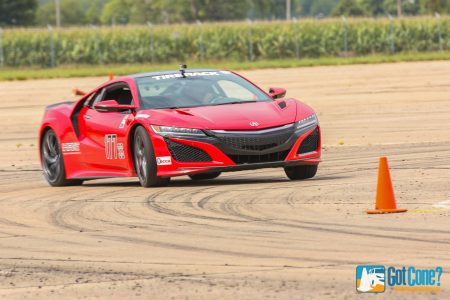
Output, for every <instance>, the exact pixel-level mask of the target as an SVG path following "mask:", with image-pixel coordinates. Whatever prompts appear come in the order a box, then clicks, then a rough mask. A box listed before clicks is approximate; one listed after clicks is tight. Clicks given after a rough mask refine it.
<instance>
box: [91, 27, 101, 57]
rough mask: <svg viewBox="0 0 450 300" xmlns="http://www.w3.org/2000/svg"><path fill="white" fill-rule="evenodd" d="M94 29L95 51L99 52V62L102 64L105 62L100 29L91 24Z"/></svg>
mask: <svg viewBox="0 0 450 300" xmlns="http://www.w3.org/2000/svg"><path fill="white" fill-rule="evenodd" d="M91 28H92V30H93V31H94V32H95V52H96V53H97V55H98V56H97V64H101V63H102V62H103V58H102V55H103V53H102V52H101V51H100V29H99V28H98V27H97V26H96V25H93V24H92V25H91Z"/></svg>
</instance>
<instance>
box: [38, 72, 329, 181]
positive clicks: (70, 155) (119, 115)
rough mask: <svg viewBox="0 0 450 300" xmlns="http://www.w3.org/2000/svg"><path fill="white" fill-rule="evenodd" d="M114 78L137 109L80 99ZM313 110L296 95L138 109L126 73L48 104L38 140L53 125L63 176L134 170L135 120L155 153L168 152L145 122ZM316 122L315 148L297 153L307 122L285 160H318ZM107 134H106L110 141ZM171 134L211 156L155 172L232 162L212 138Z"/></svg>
mask: <svg viewBox="0 0 450 300" xmlns="http://www.w3.org/2000/svg"><path fill="white" fill-rule="evenodd" d="M117 82H125V83H127V84H128V85H129V87H130V91H131V93H132V96H133V100H134V105H135V107H136V111H133V112H129V111H128V112H101V111H98V110H95V109H93V108H90V107H88V106H84V105H83V104H84V102H85V100H86V99H88V98H89V97H90V95H92V93H95V92H96V91H99V90H100V89H102V88H103V87H105V86H108V85H110V84H113V83H117ZM266 94H267V93H266ZM279 102H285V103H286V105H285V107H284V108H280V106H279V105H278V103H279ZM312 114H314V111H313V109H312V108H310V107H309V106H307V105H306V104H303V103H301V102H300V101H297V100H295V99H278V100H273V101H266V102H256V103H245V104H231V105H221V106H202V107H191V108H180V109H147V110H139V96H138V91H137V87H136V83H135V79H134V78H133V77H131V76H127V77H122V78H118V79H115V80H112V81H109V82H106V83H105V84H103V85H101V86H100V87H98V88H97V89H95V90H93V91H92V92H90V93H88V94H87V95H85V96H83V97H82V98H81V99H79V100H78V101H77V102H75V103H72V104H67V103H64V104H59V105H58V104H57V105H54V106H51V107H48V108H47V110H46V111H45V114H44V117H43V120H42V124H41V128H40V140H41V137H42V136H43V134H44V132H45V130H46V129H48V128H51V129H53V130H54V131H55V133H56V135H57V137H58V139H59V142H60V144H61V147H63V148H64V149H66V150H64V149H63V157H64V166H65V170H66V177H67V178H68V179H72V178H101V177H123V176H136V172H135V170H134V164H133V160H132V151H131V149H132V147H131V145H130V142H131V140H132V136H131V133H132V132H133V129H134V128H135V127H136V126H143V127H145V128H146V129H147V132H148V134H149V136H150V139H151V142H152V144H153V148H154V151H155V156H156V157H166V156H171V153H170V151H169V149H168V147H167V144H166V142H165V140H164V138H163V137H162V136H160V135H158V134H156V133H155V132H154V131H153V130H152V129H151V127H150V125H164V126H175V127H183V128H196V129H202V130H225V131H252V130H255V127H253V126H251V125H250V123H251V122H257V123H259V126H258V127H257V129H258V130H261V129H267V128H274V127H279V126H283V125H286V124H292V123H295V122H297V121H299V120H302V119H305V118H307V117H308V116H311V115H312ZM75 124H77V126H78V130H77V129H76V125H75ZM317 128H318V130H319V146H318V147H317V149H316V150H315V151H313V152H310V153H307V154H304V155H301V156H299V155H297V154H296V153H297V149H298V148H299V146H300V144H301V142H302V141H303V140H304V139H305V138H306V137H307V136H308V135H309V134H310V133H311V132H312V131H313V130H314V128H311V129H310V130H308V131H307V132H305V133H303V134H302V135H301V136H300V137H299V138H298V139H297V141H296V142H295V144H294V146H293V147H292V149H291V150H290V151H289V154H288V155H287V157H286V161H294V160H295V161H300V162H301V163H302V164H318V163H319V162H320V156H321V143H320V128H319V126H317ZM108 138H110V140H109V141H108ZM170 139H171V140H173V141H175V142H177V143H181V144H185V145H189V146H192V147H196V148H199V149H201V150H203V151H204V152H206V153H207V154H208V155H209V156H210V157H211V159H212V161H210V162H177V161H176V160H175V159H173V158H172V164H170V165H159V166H157V175H158V176H165V177H172V176H180V175H186V174H191V173H198V172H202V171H207V170H210V169H211V168H214V167H227V166H236V163H235V162H234V161H233V160H232V159H230V157H228V156H227V155H226V154H225V153H224V152H223V151H221V150H220V149H219V148H218V147H216V146H215V145H213V144H209V143H206V142H200V141H194V140H190V139H183V138H170ZM111 141H112V143H113V146H112V147H111V149H112V150H111V151H109V150H108V149H109V147H108V146H107V145H110V144H111ZM77 145H78V150H77ZM120 149H122V151H120ZM122 154H123V155H122Z"/></svg>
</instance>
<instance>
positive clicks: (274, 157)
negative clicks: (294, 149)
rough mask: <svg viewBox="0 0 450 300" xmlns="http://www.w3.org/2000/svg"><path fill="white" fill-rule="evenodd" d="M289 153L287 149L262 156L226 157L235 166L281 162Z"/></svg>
mask: <svg viewBox="0 0 450 300" xmlns="http://www.w3.org/2000/svg"><path fill="white" fill-rule="evenodd" d="M288 153H289V149H288V150H285V151H280V152H273V153H268V154H262V155H241V154H239V155H228V156H229V157H230V158H231V160H233V161H234V162H235V163H236V164H238V165H239V164H256V163H268V162H277V161H283V160H285V159H286V156H287V155H288Z"/></svg>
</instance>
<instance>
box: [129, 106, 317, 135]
mask: <svg viewBox="0 0 450 300" xmlns="http://www.w3.org/2000/svg"><path fill="white" fill-rule="evenodd" d="M281 102H285V104H286V105H283V104H281V106H280V105H279V104H280V103H281ZM299 105H300V107H299ZM302 106H304V109H302ZM298 108H300V115H303V114H304V115H305V116H308V115H309V114H311V112H310V111H311V109H310V108H309V107H308V106H306V105H304V104H302V103H300V102H298V101H296V100H294V99H287V100H278V101H267V102H252V103H242V104H228V105H217V106H202V107H191V108H180V109H149V110H141V111H139V113H138V115H139V114H141V115H145V116H146V117H147V118H148V120H150V123H151V124H154V125H166V126H176V127H187V128H199V129H211V130H258V129H263V128H270V127H276V126H281V125H285V124H289V123H293V122H295V121H297V120H298V118H299V117H298V112H297V111H298V110H299V109H298ZM251 124H252V125H251ZM255 125H256V126H255Z"/></svg>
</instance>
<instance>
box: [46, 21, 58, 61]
mask: <svg viewBox="0 0 450 300" xmlns="http://www.w3.org/2000/svg"><path fill="white" fill-rule="evenodd" d="M47 28H48V32H49V35H50V67H52V68H54V67H55V65H56V61H55V38H54V36H53V27H52V25H50V24H48V25H47Z"/></svg>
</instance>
